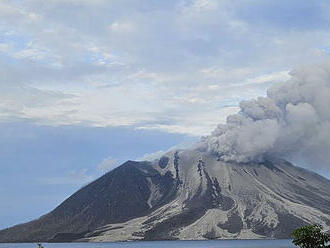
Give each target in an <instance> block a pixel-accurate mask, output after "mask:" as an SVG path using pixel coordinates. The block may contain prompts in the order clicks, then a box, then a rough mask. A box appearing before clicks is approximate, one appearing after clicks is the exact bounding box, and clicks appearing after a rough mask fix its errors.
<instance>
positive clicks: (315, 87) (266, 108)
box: [204, 63, 330, 168]
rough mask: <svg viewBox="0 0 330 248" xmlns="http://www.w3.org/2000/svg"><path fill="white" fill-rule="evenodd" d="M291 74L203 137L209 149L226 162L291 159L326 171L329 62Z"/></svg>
mask: <svg viewBox="0 0 330 248" xmlns="http://www.w3.org/2000/svg"><path fill="white" fill-rule="evenodd" d="M291 76H292V78H291V79H290V80H289V81H287V82H284V83H281V84H277V85H275V86H273V87H272V88H270V89H269V90H268V92H267V97H259V98H258V99H256V100H249V101H242V102H241V103H240V112H239V113H238V114H235V115H231V116H229V117H228V118H227V122H226V124H221V125H219V126H218V127H217V128H216V129H215V130H214V131H213V132H212V134H211V135H210V136H208V137H206V138H205V139H204V141H205V143H204V144H206V145H207V148H208V149H209V151H211V152H214V153H216V154H218V155H219V157H220V158H221V159H223V160H225V161H235V162H249V161H251V160H254V161H256V160H257V161H260V160H263V159H265V158H266V157H268V156H277V157H288V156H290V157H302V158H304V159H308V160H309V161H314V162H315V163H318V164H319V165H320V164H321V165H322V164H323V165H324V168H326V166H328V165H329V161H330V63H327V64H323V65H320V66H309V67H301V68H299V69H297V70H294V71H292V72H291ZM326 162H327V163H328V164H327V163H326Z"/></svg>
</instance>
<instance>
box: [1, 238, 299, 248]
mask: <svg viewBox="0 0 330 248" xmlns="http://www.w3.org/2000/svg"><path fill="white" fill-rule="evenodd" d="M43 246H44V247H45V248H288V247H291V248H293V247H295V246H294V245H293V244H292V243H291V240H206V241H138V242H113V243H43ZM0 248H37V245H36V244H32V243H20V244H7V243H3V244H1V243H0Z"/></svg>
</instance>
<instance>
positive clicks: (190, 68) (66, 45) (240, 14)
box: [0, 0, 330, 135]
mask: <svg viewBox="0 0 330 248" xmlns="http://www.w3.org/2000/svg"><path fill="white" fill-rule="evenodd" d="M306 4H307V3H306ZM278 6H280V7H283V8H284V7H286V8H291V7H290V6H291V5H290V6H289V7H288V6H287V5H286V2H279V3H278ZM325 6H328V5H327V4H326V3H324V4H322V9H323V10H324V9H326V8H325ZM293 7H294V5H293V6H292V8H293ZM313 7H315V8H320V7H319V6H318V5H317V4H315V6H314V5H313ZM254 8H255V9H258V8H263V9H261V10H264V11H261V12H258V13H256V12H255V11H256V10H255V9H254ZM249 10H250V11H252V12H251V13H250V12H248V11H249ZM270 10H272V8H271V6H269V4H266V3H264V2H260V1H253V2H252V3H241V2H238V1H235V0H234V1H229V0H223V1H214V0H194V1H184V0H182V1H152V2H150V1H136V0H128V1H119V0H115V1H111V3H110V2H109V1H104V0H97V1H89V0H70V1H62V0H51V1H48V2H47V4H44V1H42V0H31V1H23V2H22V1H2V2H1V3H0V13H1V16H2V18H1V23H0V30H1V31H2V34H3V35H2V37H0V38H2V39H1V44H0V51H1V57H0V74H1V75H3V76H2V77H1V78H2V80H1V81H0V85H2V90H1V92H0V97H1V98H2V99H4V100H3V101H2V103H1V104H0V120H1V121H8V120H11V119H13V118H14V119H15V118H24V119H29V120H31V121H34V122H36V123H41V124H48V125H66V124H74V125H92V126H123V125H125V126H132V127H134V128H142V129H143V128H150V129H160V130H165V131H168V132H178V133H186V134H191V135H203V134H207V133H208V132H209V131H210V130H211V129H213V127H214V126H215V125H216V123H218V122H223V120H224V119H225V118H226V116H227V115H228V114H232V113H234V112H235V111H237V107H236V106H237V105H238V102H239V101H241V100H243V99H248V98H254V97H257V96H259V95H265V93H266V89H267V88H268V87H269V86H271V85H272V84H274V83H276V82H279V81H285V80H287V79H288V78H289V76H288V74H287V72H288V71H289V70H291V68H293V67H295V66H296V65H300V64H303V63H306V62H308V63H312V62H318V61H322V60H326V59H327V58H328V57H329V54H328V53H327V52H326V51H324V47H329V44H330V43H329V42H330V34H329V32H328V30H326V29H325V25H323V24H324V23H325V22H326V20H327V17H326V15H320V16H313V15H306V17H304V18H305V19H306V18H307V19H308V20H309V23H310V24H311V25H314V26H315V28H313V29H307V28H306V27H305V26H303V25H302V24H303V21H304V20H305V19H301V18H300V17H299V16H298V17H297V20H296V19H294V20H292V21H296V22H295V24H296V28H295V29H289V28H288V27H286V26H285V25H279V24H278V23H277V21H278V20H279V19H281V18H280V17H281V15H282V13H281V12H280V11H279V12H278V18H275V19H271V18H270V17H269V16H272V15H265V16H264V15H261V13H264V12H265V13H268V12H267V11H270ZM289 10H291V9H289ZM246 11H247V12H246ZM258 11H259V9H258ZM274 11H275V10H274ZM320 11H321V10H320ZM77 13H79V14H77ZM322 13H323V12H322ZM271 14H272V13H271ZM257 17H258V18H264V19H266V20H265V21H263V22H258V21H256V20H255V18H257ZM322 18H323V19H322ZM299 24H301V26H299ZM15 87H16V89H15V90H14V88H15ZM18 88H19V89H18ZM31 89H34V93H31ZM8 91H10V93H8ZM51 92H57V94H58V95H57V96H56V99H55V98H54V95H53V94H52V93H51ZM60 95H61V96H60ZM36 98H38V101H37V103H36V101H35V100H33V99H36ZM48 98H49V99H48Z"/></svg>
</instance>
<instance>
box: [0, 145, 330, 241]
mask: <svg viewBox="0 0 330 248" xmlns="http://www.w3.org/2000/svg"><path fill="white" fill-rule="evenodd" d="M310 223H320V224H322V225H323V226H325V228H326V230H329V229H330V181H329V180H327V179H325V178H323V177H321V176H319V175H317V174H315V173H312V172H310V171H307V170H304V169H301V168H299V167H295V166H293V165H292V164H290V163H288V162H287V161H284V160H279V159H269V160H267V161H265V162H262V163H246V164H237V163H228V162H224V161H221V160H220V159H219V158H218V157H217V156H216V155H212V154H210V153H207V152H201V151H198V150H182V151H173V152H169V153H168V154H166V155H165V156H163V157H162V158H161V159H159V160H156V161H153V162H134V161H128V162H126V163H124V164H123V165H121V166H120V167H118V168H116V169H114V170H113V171H111V172H109V173H107V174H105V175H104V176H102V177H101V178H99V179H97V180H96V181H94V182H92V183H90V184H89V185H87V186H85V187H83V188H82V189H80V190H79V191H77V192H76V193H75V194H73V195H72V196H71V197H69V198H68V199H67V200H65V201H64V202H63V203H62V204H61V205H59V206H58V207H57V208H55V209H54V210H53V211H52V212H50V213H48V214H46V215H44V216H42V217H40V218H39V219H37V220H34V221H31V222H28V223H25V224H21V225H17V226H14V227H11V228H8V229H5V230H2V231H0V242H32V241H33V242H35V241H50V242H64V241H66V242H68V241H119V240H162V239H226V238H227V239H237V238H238V239H247V238H288V237H289V236H290V233H291V232H292V230H293V229H295V228H297V227H299V226H301V225H304V224H310Z"/></svg>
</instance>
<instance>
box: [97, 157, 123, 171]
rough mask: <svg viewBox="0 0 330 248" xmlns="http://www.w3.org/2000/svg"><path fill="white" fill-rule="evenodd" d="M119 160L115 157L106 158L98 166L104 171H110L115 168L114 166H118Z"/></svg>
mask: <svg viewBox="0 0 330 248" xmlns="http://www.w3.org/2000/svg"><path fill="white" fill-rule="evenodd" d="M119 165H120V164H119V161H118V160H117V159H114V158H105V159H103V161H102V162H101V163H100V164H99V165H98V166H97V168H98V169H99V170H100V171H101V172H102V173H106V172H108V171H111V170H113V169H114V168H116V167H118V166H119Z"/></svg>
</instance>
